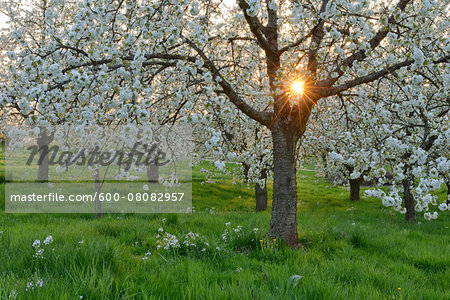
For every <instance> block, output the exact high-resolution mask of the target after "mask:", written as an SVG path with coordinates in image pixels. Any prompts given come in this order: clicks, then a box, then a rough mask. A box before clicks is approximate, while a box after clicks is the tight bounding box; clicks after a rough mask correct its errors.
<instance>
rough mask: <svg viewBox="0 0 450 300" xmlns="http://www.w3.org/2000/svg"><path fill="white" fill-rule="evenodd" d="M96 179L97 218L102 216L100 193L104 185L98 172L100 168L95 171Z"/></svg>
mask: <svg viewBox="0 0 450 300" xmlns="http://www.w3.org/2000/svg"><path fill="white" fill-rule="evenodd" d="M94 181H95V195H96V199H95V217H96V218H97V219H101V218H102V201H100V199H99V195H100V191H101V189H102V186H101V184H100V176H99V174H98V170H97V171H95V174H94Z"/></svg>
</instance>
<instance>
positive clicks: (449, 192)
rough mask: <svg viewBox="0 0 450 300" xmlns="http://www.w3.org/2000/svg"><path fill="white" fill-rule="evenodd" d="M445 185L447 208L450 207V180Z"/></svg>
mask: <svg viewBox="0 0 450 300" xmlns="http://www.w3.org/2000/svg"><path fill="white" fill-rule="evenodd" d="M445 185H447V206H449V205H450V180H447V181H446V182H445Z"/></svg>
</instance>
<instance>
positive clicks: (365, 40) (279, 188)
mask: <svg viewBox="0 0 450 300" xmlns="http://www.w3.org/2000/svg"><path fill="white" fill-rule="evenodd" d="M52 4H53V6H52V15H54V16H57V15H58V12H59V10H60V9H63V8H64V7H65V1H63V0H54V1H52ZM71 10H72V11H73V19H71V20H70V21H68V22H65V23H63V24H58V26H53V24H52V23H51V22H52V20H53V19H52V18H48V20H46V22H49V26H46V27H45V28H46V30H47V32H44V33H43V34H44V35H45V36H46V37H47V38H48V40H46V42H45V43H43V44H39V45H33V47H29V46H28V45H23V48H22V49H23V50H22V51H20V52H19V53H16V54H15V55H16V56H17V59H14V60H13V62H12V66H11V71H10V72H11V76H10V80H11V84H10V85H9V86H8V88H6V89H4V91H3V93H2V94H3V96H2V98H3V99H5V98H7V99H9V98H11V97H12V98H15V99H23V100H22V101H23V102H27V101H29V100H30V98H36V97H38V98H39V99H43V100H42V101H43V102H44V105H45V103H46V100H45V99H50V98H55V99H58V101H60V102H62V103H68V102H70V101H73V99H74V95H76V96H77V97H79V96H81V98H82V99H80V100H81V101H83V105H80V106H79V107H80V109H79V110H78V111H73V112H72V113H73V114H75V115H77V116H78V115H84V116H87V117H91V116H92V114H93V113H94V111H97V112H99V111H102V112H103V114H104V118H117V117H120V116H122V115H124V114H126V113H127V112H128V111H130V110H134V111H137V112H138V114H140V113H141V112H142V113H144V112H145V105H146V104H145V103H146V101H149V102H150V103H152V104H155V105H156V104H157V105H159V107H161V109H160V111H158V114H167V115H169V116H173V115H178V114H181V113H183V112H186V113H187V114H189V108H187V109H184V107H185V106H186V105H187V106H188V107H189V106H190V107H191V109H193V106H195V105H197V104H200V105H203V101H195V100H197V99H198V98H197V97H192V96H193V95H195V94H196V93H197V92H201V93H203V95H204V97H213V96H214V95H224V96H225V97H226V98H227V101H228V103H232V104H233V105H235V106H236V108H237V109H239V110H240V111H242V112H243V113H244V114H245V115H247V116H248V117H249V118H251V119H253V120H255V121H257V122H259V123H260V124H262V125H264V126H266V127H267V128H269V130H270V132H271V135H272V149H273V176H274V183H273V184H274V187H273V204H272V218H271V221H270V234H271V235H272V236H274V237H278V238H281V239H284V240H285V241H286V242H287V243H288V244H289V245H291V246H295V245H297V244H298V235H297V216H296V213H297V180H296V149H297V143H298V141H299V139H300V138H301V137H302V135H303V134H304V132H305V128H306V125H307V123H308V119H309V116H310V113H311V110H312V108H313V107H314V106H315V105H317V104H320V100H321V99H324V98H328V97H332V96H335V95H338V94H339V93H342V92H345V91H347V90H349V89H354V88H357V87H358V86H360V85H363V84H367V83H370V82H373V81H375V80H377V79H378V78H380V77H382V76H386V75H388V74H390V73H393V72H395V71H397V70H402V69H405V68H407V67H408V66H410V65H412V64H413V63H417V64H426V63H430V62H436V63H447V62H448V59H449V54H448V53H447V52H448V51H447V52H445V51H444V50H440V49H448V42H449V41H448V38H446V36H447V37H448V35H443V34H442V31H445V30H448V28H447V27H448V26H446V25H445V22H443V20H444V19H445V11H443V8H442V7H441V2H440V1H423V2H421V4H420V5H413V1H412V0H398V1H396V2H393V3H392V2H391V1H378V0H365V1H364V0H363V1H360V2H357V3H355V2H354V1H347V0H336V1H331V0H313V1H308V2H300V1H282V0H280V1H275V0H265V1H260V0H251V1H246V0H238V1H236V4H235V5H233V6H232V7H230V8H227V7H226V6H225V5H224V3H222V1H220V0H204V1H200V2H197V1H190V0H148V1H124V0H117V1H114V0H85V1H80V2H77V3H76V4H75V5H74V7H73V8H71ZM24 30H25V28H18V29H17V30H16V31H15V32H14V35H15V36H16V38H17V39H18V40H23V32H24ZM417 36H419V37H421V39H423V40H424V41H425V40H426V41H427V42H424V43H422V44H417V45H415V44H413V43H412V42H411V41H412V40H413V39H412V37H414V38H416V37H417ZM446 47H447V48H446ZM257 70H264V71H263V72H258V71H257ZM155 78H156V79H157V80H162V81H165V82H170V84H167V85H166V88H167V90H166V91H165V95H164V94H163V93H154V92H155V89H157V88H158V87H155V84H154V82H153V84H152V81H153V80H155ZM158 78H159V79H158ZM187 82H191V83H193V85H192V86H187ZM261 82H263V83H264V88H262V89H261V84H260V83H261ZM195 83H198V84H195ZM196 88H197V89H196ZM30 96H32V97H30ZM94 99H95V101H94ZM2 102H5V100H2ZM92 102H93V103H92ZM197 102H199V103H197ZM25 104H29V103H25ZM25 104H24V105H25ZM91 104H92V105H91ZM227 105H228V104H227ZM55 109H57V107H55ZM49 114H50V115H54V114H55V113H53V112H49Z"/></svg>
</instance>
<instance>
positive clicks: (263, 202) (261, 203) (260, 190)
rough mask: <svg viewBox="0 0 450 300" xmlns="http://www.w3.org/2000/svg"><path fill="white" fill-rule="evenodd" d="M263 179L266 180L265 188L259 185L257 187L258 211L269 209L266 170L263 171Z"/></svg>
mask: <svg viewBox="0 0 450 300" xmlns="http://www.w3.org/2000/svg"><path fill="white" fill-rule="evenodd" d="M261 179H264V187H261V186H260V185H259V184H258V183H257V184H256V185H255V199H256V211H263V210H266V209H267V173H266V171H265V170H262V171H261Z"/></svg>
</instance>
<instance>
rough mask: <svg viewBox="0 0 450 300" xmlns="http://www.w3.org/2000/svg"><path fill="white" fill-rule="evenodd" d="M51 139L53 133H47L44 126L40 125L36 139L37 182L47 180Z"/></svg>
mask: <svg viewBox="0 0 450 300" xmlns="http://www.w3.org/2000/svg"><path fill="white" fill-rule="evenodd" d="M52 141H53V134H49V133H48V131H47V129H46V128H44V127H40V132H39V135H38V137H37V140H36V142H37V145H38V149H39V166H38V181H39V182H48V163H49V154H50V153H49V148H50V143H51V142H52Z"/></svg>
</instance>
